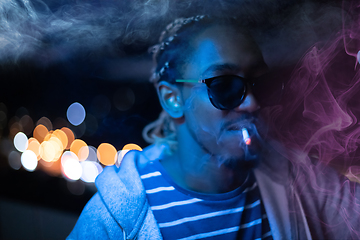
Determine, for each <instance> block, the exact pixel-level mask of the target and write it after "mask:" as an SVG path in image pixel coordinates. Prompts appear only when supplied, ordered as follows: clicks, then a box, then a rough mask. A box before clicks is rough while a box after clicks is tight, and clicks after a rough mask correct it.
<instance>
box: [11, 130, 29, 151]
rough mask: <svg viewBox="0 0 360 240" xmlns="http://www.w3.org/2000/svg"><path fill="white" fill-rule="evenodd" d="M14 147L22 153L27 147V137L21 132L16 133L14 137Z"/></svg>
mask: <svg viewBox="0 0 360 240" xmlns="http://www.w3.org/2000/svg"><path fill="white" fill-rule="evenodd" d="M14 146H15V148H16V149H17V150H18V151H19V152H24V151H25V150H26V149H27V147H28V137H27V136H26V135H25V133H23V132H18V133H17V134H16V135H15V137H14Z"/></svg>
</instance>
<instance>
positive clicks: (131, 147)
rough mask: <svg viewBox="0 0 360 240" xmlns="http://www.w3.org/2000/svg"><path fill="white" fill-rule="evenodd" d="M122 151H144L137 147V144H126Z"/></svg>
mask: <svg viewBox="0 0 360 240" xmlns="http://www.w3.org/2000/svg"><path fill="white" fill-rule="evenodd" d="M122 150H128V151H130V150H138V151H142V148H141V147H140V146H139V145H137V144H134V143H129V144H126V145H125V146H124V147H123V149H122Z"/></svg>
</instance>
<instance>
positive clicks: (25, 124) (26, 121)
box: [19, 115, 34, 135]
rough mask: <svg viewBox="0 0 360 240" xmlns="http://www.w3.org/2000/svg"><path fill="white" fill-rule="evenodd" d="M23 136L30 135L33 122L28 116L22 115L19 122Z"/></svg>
mask: <svg viewBox="0 0 360 240" xmlns="http://www.w3.org/2000/svg"><path fill="white" fill-rule="evenodd" d="M19 123H20V125H21V126H22V129H23V131H24V133H25V134H27V135H30V134H31V133H32V130H33V128H34V121H33V120H32V118H31V117H30V116H29V115H24V116H22V118H21V119H20V121H19Z"/></svg>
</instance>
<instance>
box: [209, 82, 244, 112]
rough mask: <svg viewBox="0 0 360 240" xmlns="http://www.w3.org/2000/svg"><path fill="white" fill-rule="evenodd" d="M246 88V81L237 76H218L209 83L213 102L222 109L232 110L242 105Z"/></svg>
mask: <svg viewBox="0 0 360 240" xmlns="http://www.w3.org/2000/svg"><path fill="white" fill-rule="evenodd" d="M245 90H246V83H245V82H244V81H243V80H242V78H240V77H237V76H220V77H216V78H213V79H212V80H211V83H210V84H209V85H208V92H209V97H210V101H211V103H212V104H213V105H214V106H215V107H216V108H218V109H221V110H230V109H233V108H235V107H236V106H238V105H240V104H241V102H242V101H243V99H244V93H245Z"/></svg>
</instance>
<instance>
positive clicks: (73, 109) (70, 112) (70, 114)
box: [66, 102, 86, 126]
mask: <svg viewBox="0 0 360 240" xmlns="http://www.w3.org/2000/svg"><path fill="white" fill-rule="evenodd" d="M85 116H86V112H85V108H84V107H83V105H81V104H80V103H78V102H75V103H73V104H71V105H70V106H69V108H68V109H67V112H66V117H67V119H68V121H69V122H70V123H71V124H72V125H74V126H79V125H80V124H81V123H82V122H83V121H84V119H85Z"/></svg>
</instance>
